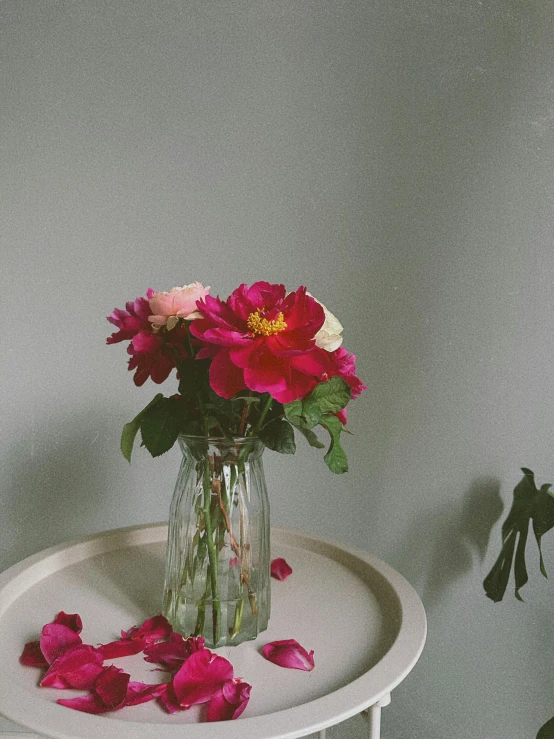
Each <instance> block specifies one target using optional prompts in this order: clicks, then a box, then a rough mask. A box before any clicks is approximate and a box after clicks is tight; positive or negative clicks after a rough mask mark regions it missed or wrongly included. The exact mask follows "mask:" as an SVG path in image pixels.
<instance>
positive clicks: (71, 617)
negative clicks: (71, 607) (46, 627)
mask: <svg viewBox="0 0 554 739" xmlns="http://www.w3.org/2000/svg"><path fill="white" fill-rule="evenodd" d="M54 623H55V624H62V625H63V626H67V627H68V628H69V629H71V630H72V631H74V632H75V633H76V634H80V633H81V631H82V630H83V621H82V620H81V617H80V616H79V614H78V613H66V612H65V611H60V612H59V613H58V615H57V616H56V618H55V619H54Z"/></svg>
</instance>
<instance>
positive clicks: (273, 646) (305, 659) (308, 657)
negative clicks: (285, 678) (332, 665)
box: [262, 639, 315, 672]
mask: <svg viewBox="0 0 554 739" xmlns="http://www.w3.org/2000/svg"><path fill="white" fill-rule="evenodd" d="M262 654H263V656H264V657H265V658H266V659H268V660H269V661H270V662H273V663H274V664H276V665H279V666H280V667H288V668H290V669H293V670H306V671H307V672H311V671H312V670H313V669H314V667H315V663H314V657H313V655H314V653H313V650H312V651H311V652H310V653H309V654H308V652H307V651H306V650H305V649H304V647H302V646H300V644H299V643H298V642H297V641H296V639H283V640H282V641H273V642H269V643H268V644H266V645H265V647H263V648H262Z"/></svg>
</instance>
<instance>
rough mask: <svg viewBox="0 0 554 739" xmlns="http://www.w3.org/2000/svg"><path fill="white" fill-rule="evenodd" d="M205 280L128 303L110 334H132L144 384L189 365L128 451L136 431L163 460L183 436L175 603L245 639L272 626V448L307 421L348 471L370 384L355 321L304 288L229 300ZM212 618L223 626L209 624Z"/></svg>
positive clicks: (130, 427)
mask: <svg viewBox="0 0 554 739" xmlns="http://www.w3.org/2000/svg"><path fill="white" fill-rule="evenodd" d="M209 290H210V288H209V287H204V286H203V285H201V284H200V283H199V282H195V283H192V284H190V285H185V286H184V287H176V288H173V289H172V290H169V292H155V291H154V290H148V292H147V293H146V297H140V298H137V299H136V300H135V301H132V302H129V303H127V305H126V309H125V310H119V309H116V310H115V311H114V312H113V313H112V314H111V315H110V316H109V317H108V320H109V321H110V322H111V323H113V324H114V325H115V326H117V328H118V331H117V332H116V333H114V334H112V336H110V337H109V338H108V343H109V344H115V343H118V342H121V341H129V342H130V343H129V346H128V348H127V351H128V353H129V354H130V355H131V359H130V361H129V369H130V370H134V372H135V374H134V381H135V384H136V385H142V384H144V382H146V380H147V379H148V377H151V378H152V380H153V381H154V382H155V383H157V384H160V383H162V382H164V381H165V380H166V379H167V378H168V377H169V375H170V374H171V373H172V372H174V371H175V372H176V379H177V380H178V392H177V393H175V394H173V395H170V396H169V397H165V396H164V395H163V394H161V393H159V394H157V395H156V396H155V397H154V399H153V400H152V401H151V402H150V403H149V404H148V405H147V406H146V407H145V408H144V409H143V410H142V411H141V412H140V413H139V414H138V415H137V416H136V417H135V418H134V419H133V420H132V421H131V422H129V423H127V424H126V425H125V426H124V428H123V433H122V436H121V451H122V452H123V455H124V456H125V458H126V459H127V460H129V461H130V460H131V453H132V449H133V445H134V441H135V438H136V436H137V433H138V432H139V430H140V434H141V438H142V444H143V446H145V447H146V449H147V450H148V451H149V452H150V453H151V454H152V456H154V457H157V456H159V455H161V454H164V453H165V452H167V451H168V450H169V449H170V448H171V447H172V446H173V444H174V443H175V442H176V441H177V440H178V441H179V444H180V446H181V449H182V451H183V463H182V465H181V471H180V473H179V477H178V480H177V485H176V488H175V493H174V497H173V503H172V506H171V513H170V521H169V537H168V552H167V563H166V577H165V590H164V603H163V611H164V614H165V615H166V616H167V618H168V619H169V621H170V622H171V624H172V625H173V627H174V628H175V629H176V630H177V631H179V632H180V633H181V634H183V635H185V636H189V635H190V634H195V635H196V636H200V635H205V637H206V639H207V640H208V641H209V643H210V645H211V646H222V645H223V644H238V643H240V642H241V641H243V640H244V639H251V638H255V636H256V635H257V634H258V633H259V632H260V631H263V630H264V629H265V628H266V627H267V623H268V619H269V609H270V595H271V594H270V586H269V562H270V552H269V501H268V499H267V491H266V488H265V478H264V475H263V467H262V466H261V460H260V457H261V452H262V451H263V448H264V447H267V448H269V449H272V450H273V451H276V452H281V453H282V454H292V453H294V452H295V450H296V446H295V430H296V431H297V432H299V433H300V434H302V435H303V436H304V437H305V438H306V439H307V441H308V443H309V444H310V445H311V446H313V447H316V448H319V449H321V448H324V446H325V445H324V444H323V443H322V442H321V441H320V440H319V438H318V436H317V434H316V431H315V430H314V429H316V427H318V426H321V427H323V428H324V429H325V430H326V431H327V432H328V434H329V437H330V442H329V446H328V449H327V452H326V454H325V456H324V459H325V462H326V463H327V466H328V467H329V469H331V470H332V471H333V472H335V473H343V472H346V471H347V469H348V463H347V459H346V454H345V453H344V450H343V448H342V445H341V434H342V433H343V432H344V431H345V430H346V406H347V404H348V402H349V401H350V399H351V398H355V397H356V396H358V395H359V394H360V393H361V392H362V391H363V390H364V389H365V385H364V384H363V383H362V382H361V380H360V379H359V378H358V377H357V376H356V367H355V356H354V355H353V354H349V353H348V352H347V351H346V350H345V349H343V348H342V346H341V344H342V337H341V332H342V326H341V324H340V323H339V321H338V320H337V319H336V318H335V316H334V315H333V314H332V313H330V312H329V311H328V310H327V309H326V308H325V307H324V306H323V305H322V304H321V303H319V302H318V301H317V300H316V299H315V298H314V297H313V296H312V295H310V293H308V292H307V290H306V288H305V287H300V288H298V289H297V290H295V291H294V292H287V290H286V289H285V287H284V285H272V284H269V283H267V282H256V283H254V284H253V285H251V286H250V287H248V286H247V285H245V284H243V285H240V287H238V288H237V289H236V290H235V291H234V292H233V293H232V294H231V295H230V296H229V297H228V298H227V300H221V299H220V298H219V297H217V298H214V297H212V296H211V295H210V294H209ZM209 624H211V633H208V629H209V628H210V627H209V626H208V625H209Z"/></svg>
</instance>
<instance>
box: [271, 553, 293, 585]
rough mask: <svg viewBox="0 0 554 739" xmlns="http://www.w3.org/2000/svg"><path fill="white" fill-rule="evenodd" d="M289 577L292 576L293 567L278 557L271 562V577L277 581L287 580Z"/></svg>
mask: <svg viewBox="0 0 554 739" xmlns="http://www.w3.org/2000/svg"><path fill="white" fill-rule="evenodd" d="M289 575H292V567H291V566H290V565H289V563H288V562H287V561H286V560H285V559H283V558H282V557H277V559H274V560H273V561H272V562H271V577H274V578H275V579H276V580H286V579H287V577H288V576H289Z"/></svg>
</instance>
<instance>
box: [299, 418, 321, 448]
mask: <svg viewBox="0 0 554 739" xmlns="http://www.w3.org/2000/svg"><path fill="white" fill-rule="evenodd" d="M294 428H295V429H296V430H297V431H300V433H301V434H302V435H303V436H305V437H306V439H307V440H308V443H309V445H310V446H313V447H315V448H316V449H325V444H322V443H321V441H320V440H319V439H318V438H317V436H316V435H315V433H314V432H313V431H312V430H311V429H307V428H306V427H305V426H297V425H296V424H294Z"/></svg>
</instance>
